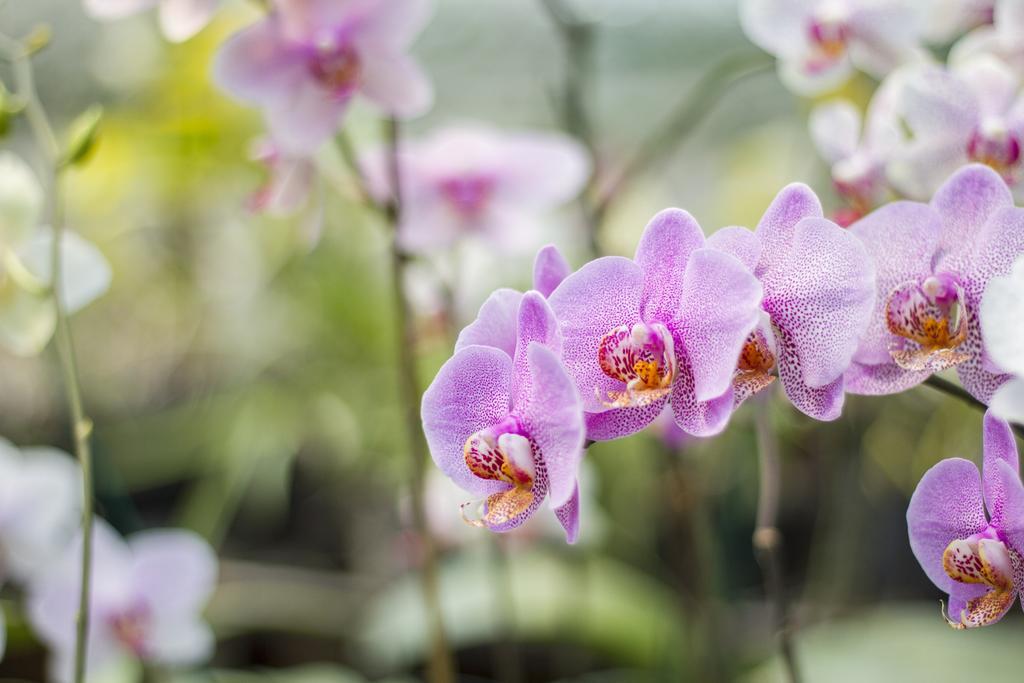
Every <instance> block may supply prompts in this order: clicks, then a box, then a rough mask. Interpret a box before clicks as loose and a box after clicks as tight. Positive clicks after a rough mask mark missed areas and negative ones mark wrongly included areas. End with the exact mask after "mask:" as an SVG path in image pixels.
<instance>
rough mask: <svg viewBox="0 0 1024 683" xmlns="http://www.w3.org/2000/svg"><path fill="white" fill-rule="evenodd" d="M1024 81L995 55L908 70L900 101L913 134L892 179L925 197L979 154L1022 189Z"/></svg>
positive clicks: (902, 149) (905, 190) (898, 157)
mask: <svg viewBox="0 0 1024 683" xmlns="http://www.w3.org/2000/svg"><path fill="white" fill-rule="evenodd" d="M1020 86H1021V83H1020V80H1019V79H1018V78H1017V76H1016V74H1014V72H1013V71H1012V70H1011V69H1010V68H1009V67H1008V66H1006V64H1004V63H1003V62H1002V61H1000V60H998V59H996V58H995V57H993V56H991V55H979V56H977V57H974V58H973V59H971V60H968V61H967V62H964V63H962V64H958V65H956V66H954V67H952V68H945V67H940V66H936V65H928V66H921V67H919V68H918V69H916V71H915V73H913V74H912V75H908V76H907V77H906V78H905V79H904V84H903V87H902V88H901V92H900V96H899V103H898V105H897V107H898V110H899V114H900V116H901V117H902V121H903V122H904V124H905V125H906V128H907V130H908V131H909V133H910V135H909V138H908V139H907V141H906V143H905V144H903V145H901V146H900V149H899V150H897V151H896V152H894V154H893V159H892V162H891V163H890V164H889V180H890V182H891V183H892V185H893V187H894V188H896V189H897V190H898V191H899V192H901V193H902V194H904V195H906V196H907V197H910V198H912V199H919V200H927V199H928V198H930V197H931V195H932V193H934V192H935V190H936V189H937V188H938V187H939V185H941V184H942V183H943V182H944V181H945V180H946V178H948V177H949V175H950V174H952V173H953V172H954V171H956V170H957V169H958V168H960V167H961V166H963V165H964V164H967V163H970V162H979V163H983V164H986V165H988V166H990V167H992V168H993V169H995V170H996V171H997V172H999V174H1000V175H1001V176H1002V177H1003V179H1004V180H1005V181H1006V183H1007V184H1008V185H1010V187H1011V188H1012V189H1014V191H1015V192H1017V193H1019V192H1020V190H1021V188H1020V182H1021V180H1022V168H1024V164H1022V162H1024V157H1022V154H1021V152H1022V149H1021V144H1022V142H1024V98H1022V97H1021V92H1020Z"/></svg>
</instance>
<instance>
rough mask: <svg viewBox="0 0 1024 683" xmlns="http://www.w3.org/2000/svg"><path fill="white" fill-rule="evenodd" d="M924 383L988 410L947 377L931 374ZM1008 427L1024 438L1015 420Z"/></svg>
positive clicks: (1023, 427)
mask: <svg viewBox="0 0 1024 683" xmlns="http://www.w3.org/2000/svg"><path fill="white" fill-rule="evenodd" d="M924 383H925V384H926V385H927V386H929V387H931V388H932V389H935V390H936V391H941V392H942V393H944V394H946V395H948V396H952V397H953V398H956V399H959V400H960V401H963V402H964V403H966V404H967V405H969V406H970V407H972V408H975V409H977V410H980V411H982V412H985V411H986V410H988V406H987V405H986V404H985V403H984V402H982V401H979V400H978V399H976V398H974V396H972V395H971V394H970V393H969V392H968V391H967V390H966V389H964V388H963V387H961V386H959V385H957V384H954V383H953V382H950V381H949V380H948V379H943V378H942V377H939V376H938V375H932V376H931V377H929V378H928V379H926V380H925V381H924ZM1010 427H1011V428H1012V429H1013V432H1014V433H1015V434H1016V435H1017V436H1018V437H1019V438H1021V439H1024V425H1019V424H1017V423H1015V422H1011V423H1010Z"/></svg>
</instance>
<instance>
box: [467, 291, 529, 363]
mask: <svg viewBox="0 0 1024 683" xmlns="http://www.w3.org/2000/svg"><path fill="white" fill-rule="evenodd" d="M522 299H523V293H522V292H517V291H516V290H514V289H498V290H495V291H494V292H493V293H492V294H491V295H490V296H489V297H487V301H485V302H484V303H483V305H482V306H481V307H480V312H479V313H477V314H476V319H475V320H474V321H473V322H471V323H470V324H468V325H466V327H464V328H463V329H462V331H461V332H459V338H458V340H456V342H455V352H456V353H458V352H459V351H461V350H462V349H464V348H466V347H467V346H474V345H476V346H493V347H494V348H496V349H501V350H502V351H504V352H505V353H506V354H508V357H509V358H512V357H513V356H514V355H515V353H516V329H517V327H518V317H519V302H520V301H522Z"/></svg>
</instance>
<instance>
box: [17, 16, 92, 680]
mask: <svg viewBox="0 0 1024 683" xmlns="http://www.w3.org/2000/svg"><path fill="white" fill-rule="evenodd" d="M0 51H2V52H3V53H4V54H5V55H6V56H7V58H8V59H9V60H10V61H11V62H12V64H13V66H14V75H15V80H16V83H17V86H16V87H17V89H18V95H19V96H20V97H22V98H23V99H24V101H25V110H24V113H25V117H26V119H27V120H28V122H29V125H30V126H31V128H32V132H33V134H34V135H35V138H36V143H37V144H38V145H39V147H40V150H41V151H42V153H43V155H44V157H45V158H46V161H47V164H48V165H49V167H50V169H51V171H52V174H53V175H52V177H51V187H50V201H51V206H52V215H51V218H50V220H51V223H52V230H53V246H52V251H51V252H50V278H51V288H52V295H53V307H54V312H55V314H56V318H57V329H56V333H55V336H56V345H57V357H58V359H59V363H60V372H61V376H62V379H63V383H64V391H65V394H66V396H67V402H68V411H69V413H70V416H71V428H72V436H73V439H74V451H75V456H76V457H77V458H78V462H79V464H80V466H81V468H82V567H81V584H80V587H79V592H78V614H77V616H76V618H75V663H74V672H75V673H74V681H75V683H82V682H83V681H84V680H85V669H86V650H87V648H86V644H87V642H88V638H89V588H90V586H91V585H92V520H93V495H92V488H93V485H92V454H91V448H90V443H89V437H90V435H91V434H92V421H91V420H90V419H89V418H88V417H87V416H86V414H85V408H84V406H83V402H82V388H81V385H80V383H79V374H78V364H77V361H76V359H75V346H74V341H73V339H72V335H71V324H70V321H69V320H68V313H67V310H66V309H65V308H64V301H63V298H62V296H61V292H62V272H61V271H62V268H63V264H62V259H61V250H60V245H61V241H62V238H63V233H64V208H63V202H62V200H61V196H60V180H61V173H62V171H63V169H64V164H63V160H62V159H61V152H60V145H59V143H58V142H57V136H56V135H55V134H54V132H53V127H52V126H51V125H50V122H49V119H48V118H47V116H46V110H45V109H44V108H43V106H42V103H41V102H40V101H39V95H38V93H37V92H36V88H35V79H34V78H33V74H32V65H31V63H30V61H29V51H28V50H27V49H26V48H25V46H24V45H21V44H20V43H18V42H17V41H15V40H13V39H11V38H8V37H7V36H2V37H0Z"/></svg>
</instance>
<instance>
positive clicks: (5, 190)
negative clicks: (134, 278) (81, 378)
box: [0, 152, 111, 356]
mask: <svg viewBox="0 0 1024 683" xmlns="http://www.w3.org/2000/svg"><path fill="white" fill-rule="evenodd" d="M42 212H43V190H42V188H41V187H40V185H39V181H38V180H37V179H36V177H35V175H34V174H33V173H32V170H31V169H30V168H29V167H28V165H27V164H25V162H24V161H22V160H21V159H20V158H18V157H16V156H15V155H13V154H11V153H9V152H0V346H3V347H5V348H6V349H7V350H9V351H11V352H12V353H15V354H18V355H22V356H30V355H34V354H36V353H39V352H40V351H42V349H43V347H45V346H46V344H47V342H49V341H50V338H51V337H52V336H53V332H54V329H55V328H56V323H57V320H56V311H55V310H54V306H53V298H52V296H51V294H50V289H49V288H50V280H51V275H50V273H51V267H52V253H51V252H52V249H53V230H51V229H50V228H49V227H46V226H43V225H41V223H40V221H41V219H42ZM62 235H63V236H62V239H61V245H60V246H61V262H62V272H61V295H62V300H63V304H64V307H65V309H66V310H67V312H68V313H74V312H76V311H78V310H80V309H82V308H84V307H85V306H87V305H88V304H89V303H91V302H92V301H93V300H95V299H96V298H97V297H99V296H100V295H101V294H103V293H104V292H106V291H107V289H108V288H109V286H110V278H111V274H110V266H109V265H108V264H107V261H106V259H104V257H103V255H102V254H101V253H100V252H99V250H98V249H96V247H94V246H93V245H92V244H90V243H89V242H86V241H85V240H84V239H82V238H81V237H79V236H78V235H76V234H75V233H73V232H70V231H64V232H63V233H62Z"/></svg>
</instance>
